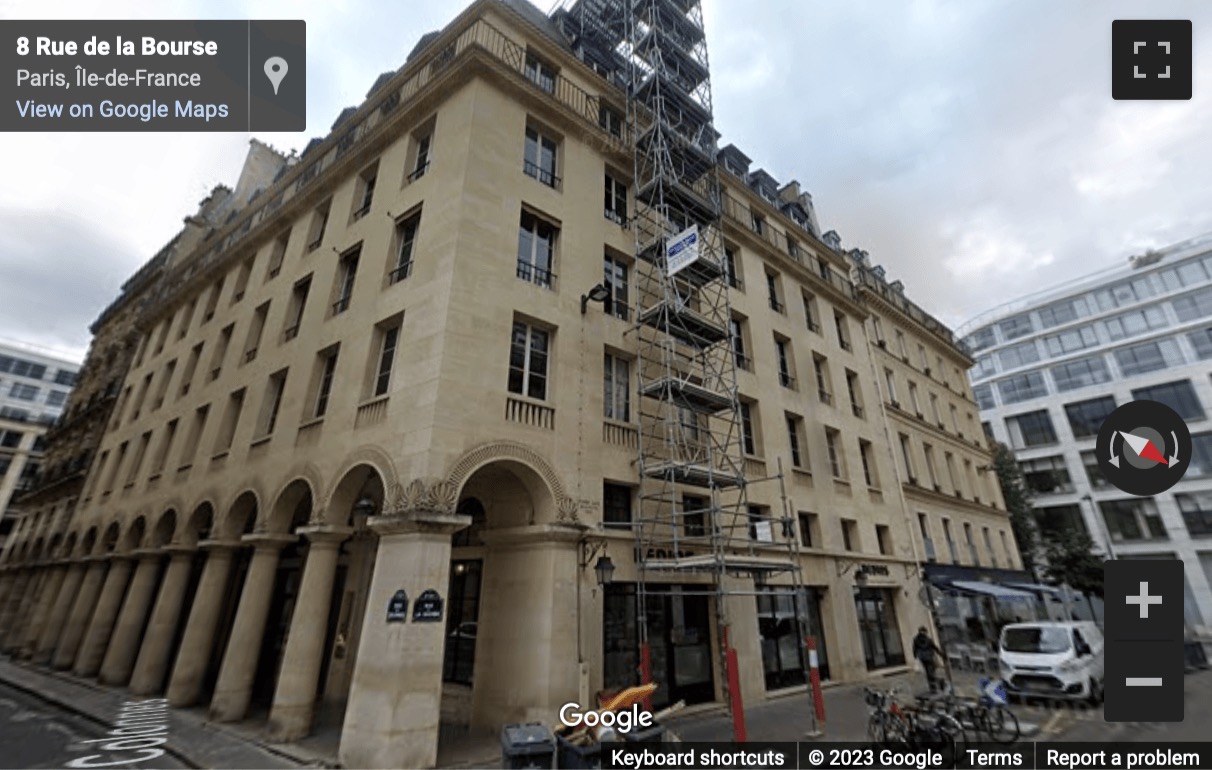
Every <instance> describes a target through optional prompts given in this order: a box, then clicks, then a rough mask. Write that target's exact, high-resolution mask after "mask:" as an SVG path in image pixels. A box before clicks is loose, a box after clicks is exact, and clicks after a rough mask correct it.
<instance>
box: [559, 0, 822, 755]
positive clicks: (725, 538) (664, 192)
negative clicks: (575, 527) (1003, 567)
mask: <svg viewBox="0 0 1212 770" xmlns="http://www.w3.org/2000/svg"><path fill="white" fill-rule="evenodd" d="M565 13H566V14H567V17H570V18H571V19H572V21H573V24H572V25H571V26H573V27H574V29H575V34H574V36H573V40H572V43H573V47H574V50H575V51H576V52H577V54H578V56H580V57H581V58H582V59H583V60H584V61H586V62H588V63H590V64H591V66H593V67H594V68H595V69H596V70H597V71H598V72H599V73H601V74H603V75H604V76H605V77H607V79H609V80H611V82H615V83H616V84H619V85H620V86H621V87H623V88H624V89H625V91H626V93H627V123H628V126H629V128H630V134H629V135H630V137H631V139H632V141H633V142H634V150H635V152H634V158H635V162H634V169H633V172H634V179H633V183H632V192H633V199H634V202H635V203H634V206H635V213H634V216H633V218H632V219H631V223H630V224H631V227H632V230H633V233H634V235H635V256H636V259H635V263H634V265H635V267H634V272H635V279H636V280H635V284H634V285H635V287H636V294H635V298H636V300H635V304H636V313H635V321H636V325H635V328H634V329H633V336H634V341H635V348H634V350H635V354H636V358H635V370H636V387H637V396H638V397H637V398H636V399H635V400H634V403H635V404H636V405H637V407H636V411H637V412H638V418H639V441H638V444H639V452H638V457H637V465H638V470H639V476H640V495H639V505H638V511H637V513H636V516H635V517H634V520H633V528H634V532H635V538H636V550H635V558H636V568H637V586H636V605H637V607H636V611H637V614H638V617H637V628H638V629H639V639H640V668H641V678H642V679H643V681H652V674H653V672H652V670H651V657H650V654H651V653H650V650H651V648H650V646H649V640H648V623H647V618H648V602H649V600H650V598H651V597H652V596H653V595H654V593H656V592H655V591H653V590H652V589H651V588H650V584H653V583H669V582H673V581H675V580H676V579H679V578H684V579H687V580H688V582H690V583H691V584H694V585H695V587H696V590H701V591H702V593H704V594H707V595H709V596H711V597H713V599H714V601H713V602H712V603H713V605H714V607H713V612H714V616H715V619H716V625H717V629H718V633H717V639H718V648H719V652H720V657H721V665H720V668H719V670H720V671H721V672H724V673H725V677H724V683H725V693H726V701H727V703H728V705H729V707H730V709H734V708H735V707H736V706H737V705H738V704H739V703H740V701H739V698H738V697H736V694H733V693H730V692H729V688H730V683H732V682H735V681H736V679H735V656H731V659H730V655H729V649H728V647H729V645H728V627H729V619H728V602H727V601H726V599H727V596H728V595H730V594H741V595H744V594H748V595H754V594H755V593H757V592H758V591H759V590H763V587H764V586H765V585H766V583H767V580H768V578H769V577H770V576H771V575H772V574H774V573H789V574H790V585H786V583H785V582H784V581H780V582H783V583H784V585H785V586H786V588H789V589H790V590H791V591H792V593H793V596H794V597H795V598H794V601H795V604H796V608H797V615H798V614H799V604H800V601H801V597H802V596H803V590H802V582H801V575H800V568H799V564H800V562H799V553H798V550H799V549H798V538H796V537H795V528H794V525H793V520H792V518H791V516H790V511H789V510H788V509H787V501H786V493H785V490H784V489H783V486H782V482H783V478H782V469H781V462H780V463H779V472H778V473H777V474H776V475H774V476H767V477H766V478H764V479H747V478H746V475H745V461H744V454H745V452H744V449H745V441H746V439H745V436H744V435H743V433H742V431H743V430H744V427H743V426H744V422H743V420H742V409H743V408H744V407H743V405H742V403H741V401H740V399H739V398H738V393H737V377H736V368H737V363H738V361H737V357H738V353H739V351H738V350H737V349H736V348H735V347H734V341H735V336H734V333H733V326H732V325H731V319H732V314H731V309H730V304H729V276H728V275H727V274H726V273H725V270H724V262H723V237H722V232H721V220H720V213H721V212H720V205H721V188H720V178H719V172H718V168H717V164H716V155H717V142H718V139H719V134H718V133H717V132H716V131H715V128H714V125H713V114H712V101H711V81H710V70H709V67H708V58H707V45H706V37H705V34H704V31H703V15H702V8H701V5H700V2H699V0H576V1H575V2H573V3H572V4H571V6H570V7H568V8H567V9H566V11H565ZM774 479H777V480H778V481H779V484H780V492H779V498H780V500H781V506H780V507H781V508H782V510H781V511H779V512H778V513H777V514H776V515H774V516H770V515H764V514H763V513H762V512H761V511H760V509H758V508H756V507H751V506H750V504H749V499H748V487H749V485H750V484H752V483H755V482H757V481H763V480H765V481H769V480H774ZM737 578H740V579H741V580H737ZM748 578H752V580H753V584H754V585H753V588H751V589H750V588H747V586H748V585H749V584H748V582H747V579H748ZM742 581H745V582H742ZM699 586H701V589H700V588H699ZM741 586H746V587H744V588H742V587H741ZM683 593H684V592H683ZM784 595H785V594H784ZM801 636H802V629H801ZM806 658H807V656H806V655H805V659H806ZM733 723H734V726H735V725H737V724H738V715H737V714H736V713H735V712H734V713H733ZM741 724H743V722H742V723H741ZM737 730H738V732H741V731H743V727H738V728H737ZM735 737H737V738H738V739H739V738H741V736H740V735H738V736H735Z"/></svg>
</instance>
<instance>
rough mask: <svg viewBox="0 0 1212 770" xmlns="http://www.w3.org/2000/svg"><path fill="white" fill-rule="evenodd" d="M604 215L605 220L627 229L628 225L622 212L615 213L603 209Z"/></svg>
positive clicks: (611, 210) (612, 210)
mask: <svg viewBox="0 0 1212 770" xmlns="http://www.w3.org/2000/svg"><path fill="white" fill-rule="evenodd" d="M605 215H606V218H607V219H609V220H610V221H611V222H614V223H615V224H616V225H618V226H619V227H627V225H628V224H629V220H628V219H627V215H626V214H624V213H622V212H619V211H615V210H614V209H605Z"/></svg>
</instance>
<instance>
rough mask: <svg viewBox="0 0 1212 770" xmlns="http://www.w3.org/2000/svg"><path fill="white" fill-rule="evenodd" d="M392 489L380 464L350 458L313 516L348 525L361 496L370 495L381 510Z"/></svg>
mask: <svg viewBox="0 0 1212 770" xmlns="http://www.w3.org/2000/svg"><path fill="white" fill-rule="evenodd" d="M388 472H390V471H388ZM391 488H392V483H391V481H390V479H389V477H388V476H385V475H384V469H383V467H382V466H381V465H379V464H378V463H376V462H374V461H373V460H371V461H366V460H361V459H359V460H353V461H351V462H349V463H347V464H346V466H345V469H344V470H343V471H342V472H341V474H340V475H339V476H337V477H336V480H335V483H334V484H333V488H332V496H331V497H330V498H329V499H328V501H327V503H326V504H325V505H324V506H323V507H322V508H319V507H318V508H317V511H316V515H317V516H320V517H322V518H323V520H324V523H326V524H334V525H337V526H346V525H349V524H350V523H351V522H352V521H353V518H354V515H355V513H354V510H353V509H354V506H355V504H356V503H357V502H358V500H359V499H360V498H361V496H362V495H367V496H369V498H370V499H371V501H372V502H373V503H374V506H375V511H376V512H381V511H383V509H384V501H385V500H386V498H387V492H388V490H389V489H391Z"/></svg>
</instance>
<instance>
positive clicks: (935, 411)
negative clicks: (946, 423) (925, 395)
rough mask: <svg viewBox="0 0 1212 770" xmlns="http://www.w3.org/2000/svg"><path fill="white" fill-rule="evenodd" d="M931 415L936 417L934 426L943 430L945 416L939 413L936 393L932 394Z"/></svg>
mask: <svg viewBox="0 0 1212 770" xmlns="http://www.w3.org/2000/svg"><path fill="white" fill-rule="evenodd" d="M930 414H931V416H933V417H934V424H935V425H937V426H938V427H939V428H940V429H941V428H942V427H943V414H942V412H940V411H939V407H938V395H937V394H935V393H931V394H930Z"/></svg>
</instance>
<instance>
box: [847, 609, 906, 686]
mask: <svg viewBox="0 0 1212 770" xmlns="http://www.w3.org/2000/svg"><path fill="white" fill-rule="evenodd" d="M894 604H895V593H894V592H893V591H892V590H891V589H887V588H855V589H854V605H855V608H856V609H857V610H858V623H859V636H860V637H861V638H862V640H863V653H864V655H865V656H866V659H867V669H868V670H869V671H870V670H873V669H877V668H888V667H889V666H903V665H905V653H904V648H903V647H902V646H901V632H900V626H899V625H897V622H896V609H895V607H894Z"/></svg>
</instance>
